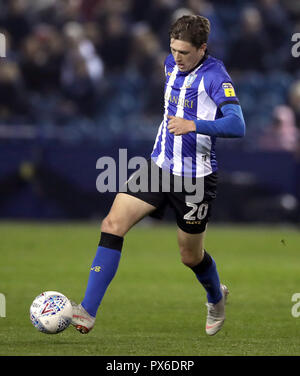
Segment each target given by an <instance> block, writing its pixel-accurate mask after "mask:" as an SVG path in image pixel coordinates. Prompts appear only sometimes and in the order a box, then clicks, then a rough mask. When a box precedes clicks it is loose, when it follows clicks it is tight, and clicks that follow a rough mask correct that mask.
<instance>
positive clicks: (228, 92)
mask: <svg viewBox="0 0 300 376" xmlns="http://www.w3.org/2000/svg"><path fill="white" fill-rule="evenodd" d="M222 87H223V90H224V94H225V97H235V96H236V95H235V91H234V88H233V86H232V84H231V83H230V82H227V83H224V84H222Z"/></svg>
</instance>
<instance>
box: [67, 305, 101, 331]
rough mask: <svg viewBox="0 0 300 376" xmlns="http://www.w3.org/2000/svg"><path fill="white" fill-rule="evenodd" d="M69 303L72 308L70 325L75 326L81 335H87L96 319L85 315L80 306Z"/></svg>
mask: <svg viewBox="0 0 300 376" xmlns="http://www.w3.org/2000/svg"><path fill="white" fill-rule="evenodd" d="M71 303H72V308H73V316H72V321H71V324H72V325H73V326H75V328H76V330H78V331H79V332H80V333H81V334H87V333H88V332H90V331H91V330H92V329H93V327H94V325H95V321H96V318H95V317H93V316H91V315H90V314H89V313H87V311H86V310H85V309H84V308H83V307H82V305H81V304H76V303H75V302H71Z"/></svg>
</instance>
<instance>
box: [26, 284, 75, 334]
mask: <svg viewBox="0 0 300 376" xmlns="http://www.w3.org/2000/svg"><path fill="white" fill-rule="evenodd" d="M30 320H31V322H32V324H33V326H35V327H36V328H37V329H38V330H39V331H40V332H43V333H47V334H56V333H59V332H62V331H63V330H65V329H67V327H68V326H69V325H70V323H71V320H72V304H71V302H70V300H69V299H68V298H67V297H66V296H65V295H63V294H61V293H60V292H57V291H45V292H43V293H41V294H40V295H38V296H37V297H36V298H35V299H34V301H33V302H32V304H31V306H30Z"/></svg>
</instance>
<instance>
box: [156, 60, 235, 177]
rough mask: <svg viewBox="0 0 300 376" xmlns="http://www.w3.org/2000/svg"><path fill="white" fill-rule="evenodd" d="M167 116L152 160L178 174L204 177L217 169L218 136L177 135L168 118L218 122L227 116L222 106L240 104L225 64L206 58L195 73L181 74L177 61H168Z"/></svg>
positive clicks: (166, 65)
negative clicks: (169, 126) (175, 117)
mask: <svg viewBox="0 0 300 376" xmlns="http://www.w3.org/2000/svg"><path fill="white" fill-rule="evenodd" d="M165 74H166V83H165V95H164V109H165V110H164V117H163V120H162V122H161V124H160V127H159V130H158V133H157V136H156V140H155V144H154V147H153V151H152V154H151V158H152V159H153V161H154V162H155V163H156V164H157V165H158V166H159V167H161V168H163V169H168V170H170V172H171V173H172V174H174V175H179V176H189V177H191V176H192V177H202V176H206V175H209V174H211V173H212V172H215V171H216V170H217V168H218V167H217V160H216V154H215V144H216V137H211V136H208V135H203V134H197V133H195V132H190V133H187V134H184V135H182V136H174V134H171V133H170V132H169V130H168V128H167V125H168V115H172V116H177V117H181V118H184V119H188V120H216V119H218V118H221V117H223V114H222V112H221V110H220V109H221V107H222V106H223V105H224V104H228V103H236V104H238V103H239V102H238V99H237V97H236V94H235V91H234V88H233V84H232V80H231V78H230V76H229V74H228V73H227V71H226V69H225V67H224V64H223V63H222V62H221V61H220V60H218V59H216V58H213V57H211V56H208V57H205V58H204V59H203V60H202V61H201V62H200V64H198V65H197V66H196V67H195V68H194V69H193V70H192V71H189V72H181V71H179V69H178V67H177V65H176V63H175V61H174V58H173V56H172V55H169V56H168V57H167V58H166V61H165Z"/></svg>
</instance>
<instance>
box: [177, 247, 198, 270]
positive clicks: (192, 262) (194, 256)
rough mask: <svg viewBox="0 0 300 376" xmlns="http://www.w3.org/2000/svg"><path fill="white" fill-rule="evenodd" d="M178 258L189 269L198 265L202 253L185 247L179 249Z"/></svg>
mask: <svg viewBox="0 0 300 376" xmlns="http://www.w3.org/2000/svg"><path fill="white" fill-rule="evenodd" d="M180 256H181V262H182V263H183V264H184V265H185V266H188V267H189V268H192V267H194V266H196V265H198V264H199V263H200V262H201V260H202V257H203V256H202V252H200V251H198V250H194V249H191V248H189V247H185V246H181V247H180Z"/></svg>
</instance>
